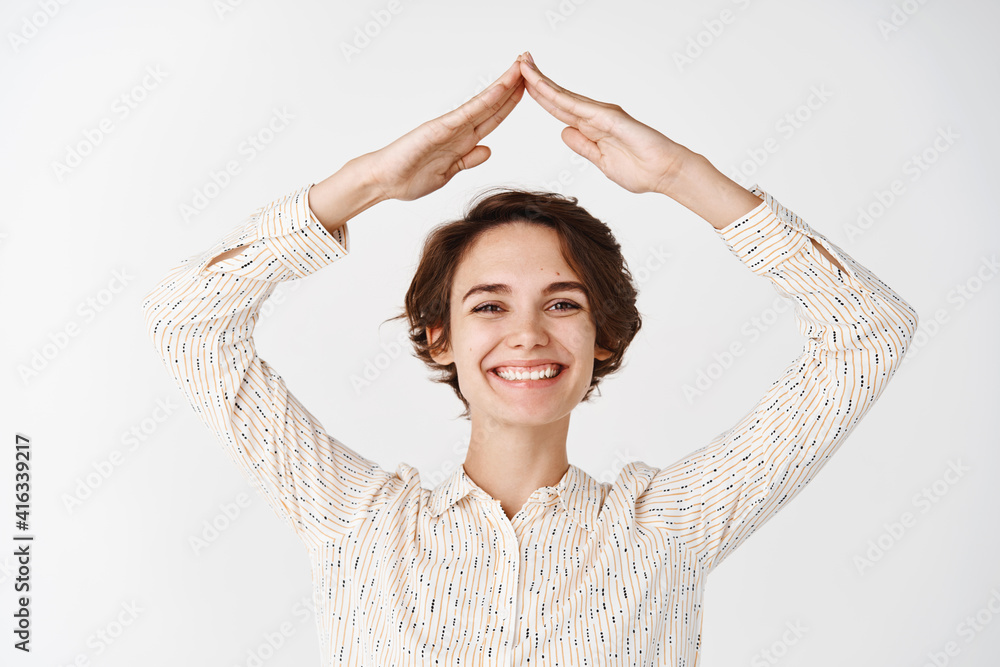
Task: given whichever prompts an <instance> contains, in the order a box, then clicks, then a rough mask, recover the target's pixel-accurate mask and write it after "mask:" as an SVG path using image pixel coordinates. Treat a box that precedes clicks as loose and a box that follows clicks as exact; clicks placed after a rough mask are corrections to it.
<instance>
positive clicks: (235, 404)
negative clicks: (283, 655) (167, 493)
mask: <svg viewBox="0 0 1000 667" xmlns="http://www.w3.org/2000/svg"><path fill="white" fill-rule="evenodd" d="M310 187H311V186H305V187H303V188H301V189H299V190H297V191H295V192H292V193H290V194H289V195H287V196H284V197H281V198H278V199H276V200H275V201H273V202H271V203H270V204H269V205H267V206H265V207H263V208H261V209H258V210H257V211H255V212H254V213H253V214H252V215H251V216H250V217H248V218H247V220H246V221H244V222H243V223H242V224H241V225H239V226H238V227H236V228H235V229H233V230H232V231H231V232H230V233H229V234H227V235H225V237H224V238H222V239H221V240H220V241H219V242H218V243H217V244H216V245H215V246H213V247H212V248H210V249H209V250H208V251H206V252H204V253H202V254H199V255H195V256H193V257H189V258H188V259H185V260H184V261H182V262H181V263H180V264H179V265H178V266H177V267H175V268H174V269H172V270H171V271H170V272H169V273H168V274H167V275H166V277H165V278H164V279H163V280H162V281H161V282H160V283H159V284H158V285H157V286H156V287H154V288H153V289H152V290H151V291H150V292H149V294H147V295H146V297H145V298H144V299H143V313H144V317H145V324H146V327H147V331H148V334H149V336H150V338H151V339H152V341H153V345H154V347H155V349H156V351H157V352H158V353H159V355H160V357H161V359H162V360H163V363H164V365H165V366H166V368H167V369H168V371H169V372H170V373H171V375H172V376H173V377H174V378H175V380H176V382H177V384H178V386H179V387H180V389H181V391H182V392H183V393H184V395H185V397H186V398H187V400H188V402H189V403H190V405H191V406H192V408H193V409H194V410H195V412H196V413H197V414H198V415H199V416H200V417H201V419H202V420H203V421H204V423H205V424H206V425H207V426H208V428H209V429H210V430H211V432H212V433H213V434H214V435H215V437H216V438H217V439H218V442H219V443H221V445H222V446H223V448H224V449H225V451H226V452H227V453H228V454H229V456H230V457H231V458H232V460H233V461H234V462H235V463H236V465H237V466H238V467H239V468H240V470H241V471H242V472H243V474H244V475H245V476H246V478H247V479H248V480H250V482H251V483H252V484H254V485H255V486H256V487H257V488H258V490H259V491H260V493H261V495H262V496H263V497H264V498H265V499H266V501H267V502H268V504H269V505H270V507H271V508H272V509H273V510H274V511H275V512H276V513H277V515H278V516H279V517H281V518H282V520H284V521H285V522H287V523H288V525H289V526H290V527H291V528H292V530H294V531H295V533H296V534H297V535H298V536H299V537H300V538H301V539H302V541H303V543H304V544H305V546H306V548H307V550H308V552H309V556H310V562H311V565H312V578H313V583H314V586H315V588H314V593H313V594H314V599H315V602H316V605H317V615H316V621H317V627H318V628H319V635H320V641H321V643H322V655H323V664H324V665H325V666H329V667H332V666H333V665H397V666H402V665H496V664H516V665H551V666H553V667H561V666H566V667H569V666H574V667H580V666H590V665H673V666H677V667H695V666H696V665H697V664H698V653H699V648H700V646H701V623H702V605H703V600H704V590H705V583H706V578H707V576H708V574H709V573H710V572H711V571H712V570H713V569H714V568H715V567H717V566H718V565H719V564H720V563H721V562H722V561H723V560H724V559H725V558H726V557H728V556H729V554H731V553H732V552H733V551H734V550H735V549H736V548H737V547H738V546H739V545H740V544H743V543H744V542H745V541H746V540H747V538H749V537H750V535H752V534H753V533H754V531H755V530H756V529H757V528H759V527H760V526H761V525H763V524H764V523H765V522H766V521H767V520H769V519H770V518H771V517H772V516H774V515H775V514H776V513H777V512H778V511H779V510H780V509H781V508H782V507H784V506H785V505H786V504H787V503H788V502H789V501H790V500H791V499H792V498H793V497H795V496H796V495H797V494H798V493H799V492H800V491H801V490H802V489H803V488H804V487H805V485H806V484H807V483H808V482H809V481H810V480H811V479H812V478H813V477H814V476H815V475H816V473H817V472H818V471H819V470H820V469H821V468H822V466H823V465H824V464H825V462H826V461H827V460H828V459H829V458H830V456H831V455H832V454H833V453H834V452H835V451H836V450H837V449H838V448H839V446H840V445H841V444H842V443H843V442H844V440H845V438H846V437H847V436H848V434H849V433H850V432H851V431H852V430H853V429H854V427H855V426H856V425H857V423H858V421H859V420H860V419H861V418H862V417H863V416H864V415H865V414H866V413H867V411H868V410H869V409H870V408H871V406H872V404H873V403H874V402H875V400H876V399H877V398H878V397H879V395H881V393H882V391H883V390H884V388H885V386H886V384H887V383H888V381H889V379H890V378H891V377H892V375H893V373H894V372H895V370H896V368H898V366H899V363H900V360H901V359H902V357H903V353H904V351H905V349H906V347H907V345H908V343H909V341H910V339H911V338H912V336H913V334H914V332H915V330H916V326H917V314H916V312H915V311H914V310H913V308H912V307H910V306H909V304H907V303H906V302H905V301H904V300H903V299H901V298H900V297H899V296H898V295H897V294H895V293H894V292H893V291H892V290H891V289H890V288H889V287H888V286H887V285H885V284H884V283H883V282H882V281H881V280H879V279H878V278H877V277H876V276H875V275H873V274H872V273H871V272H870V271H868V270H867V269H866V268H864V267H862V266H861V265H859V264H858V263H856V262H855V261H854V260H853V259H852V258H851V257H849V256H848V255H847V254H846V253H844V252H843V251H842V250H841V249H840V248H838V247H836V246H835V245H833V244H832V243H830V242H829V241H828V240H827V239H826V238H825V237H824V236H822V235H821V234H819V233H818V232H815V231H813V230H812V229H810V227H809V226H808V225H806V223H805V222H804V221H802V220H801V219H800V218H798V216H796V215H795V214H794V213H792V212H790V211H788V210H787V209H785V208H784V207H782V206H781V205H780V204H779V203H778V202H776V201H775V200H774V199H772V198H771V196H770V195H769V194H767V193H765V192H763V191H762V190H759V189H758V188H757V187H756V185H755V186H754V187H753V188H751V189H750V191H751V192H752V193H753V194H755V195H756V196H757V197H759V198H760V199H761V200H762V201H761V204H760V205H759V206H757V207H756V208H755V209H754V210H752V211H750V212H749V213H747V214H746V215H744V216H742V217H741V218H740V219H739V220H736V221H734V222H733V223H732V224H730V225H729V226H727V227H726V228H724V229H722V230H718V233H719V235H720V238H721V239H722V240H723V241H724V242H725V243H726V245H727V246H728V247H729V249H730V251H731V252H732V253H733V254H734V255H735V256H736V257H737V258H739V260H740V261H742V262H743V263H744V264H746V265H747V267H748V268H749V269H750V270H751V271H753V272H754V273H756V274H757V275H760V276H763V277H766V278H767V279H768V280H770V281H771V283H772V284H773V285H774V287H775V289H776V290H777V291H778V293H779V294H780V295H782V296H783V297H785V298H786V299H788V300H790V302H791V303H792V305H793V307H794V313H795V318H796V322H797V324H798V328H799V331H800V332H801V334H802V335H803V337H804V339H805V343H804V346H803V350H802V352H801V354H800V355H799V356H798V358H796V359H795V360H794V361H793V362H792V363H791V364H789V365H788V367H787V368H786V369H785V371H784V372H783V373H782V374H781V376H780V377H779V378H778V379H777V380H775V381H774V382H773V383H772V384H771V386H770V387H769V389H768V390H767V392H766V393H765V394H764V396H763V397H762V398H761V399H760V401H759V402H758V403H757V404H756V405H755V406H754V407H753V408H752V409H751V410H750V411H749V412H748V413H747V415H746V416H745V417H744V418H743V419H741V420H740V421H739V422H738V423H737V424H736V425H735V426H733V427H732V428H730V429H729V430H727V431H725V432H724V433H721V434H720V435H719V436H717V437H716V438H715V439H714V440H713V441H712V442H711V443H709V444H708V445H705V446H704V447H701V448H699V449H696V450H694V451H693V452H691V453H690V454H688V455H687V456H685V457H683V458H682V459H681V460H679V461H677V462H676V463H674V464H672V465H670V466H668V467H666V468H662V469H661V468H656V467H652V466H649V465H646V464H645V463H643V462H634V463H629V464H628V465H626V466H625V467H624V468H623V469H622V471H621V472H620V474H619V475H618V477H617V478H616V479H615V480H614V482H613V483H599V482H597V481H596V480H594V479H593V478H592V477H591V476H589V475H588V474H587V473H585V472H584V471H583V470H581V469H579V468H577V467H576V466H574V465H570V466H569V468H568V470H567V471H566V473H565V474H564V476H563V478H562V479H561V480H560V481H559V483H558V484H557V485H555V486H551V487H543V488H540V489H537V490H536V491H535V492H534V493H533V494H532V495H531V497H530V498H529V499H528V501H527V502H526V503H525V505H524V507H523V508H522V509H521V510H520V512H518V513H517V514H516V515H515V516H514V517H513V518H512V519H510V520H508V518H507V516H506V514H505V513H504V511H503V509H502V508H501V506H500V504H499V502H498V501H496V500H495V499H493V498H491V497H490V496H489V494H487V493H486V492H485V491H483V490H482V489H480V488H479V487H478V486H476V484H475V483H474V482H473V481H472V480H471V479H470V478H469V477H468V476H467V475H466V474H465V470H464V468H463V467H461V466H460V467H459V468H458V469H457V470H456V471H455V472H454V473H453V474H452V475H451V476H450V477H449V478H447V479H445V480H444V481H443V482H441V483H440V484H439V485H438V486H437V487H436V488H435V489H433V490H428V489H424V488H423V487H422V486H421V484H420V474H419V472H418V471H417V470H416V469H415V468H413V467H412V466H410V465H408V464H406V463H400V464H399V465H398V466H397V468H396V470H395V471H394V472H389V471H388V470H385V469H383V468H382V467H380V466H379V465H378V464H376V463H375V462H373V461H371V460H369V459H367V458H365V457H364V456H363V455H361V454H359V453H358V452H357V451H355V450H353V449H352V448H350V447H348V446H347V445H345V444H344V443H342V442H340V441H339V440H337V439H336V438H334V437H333V436H331V435H329V434H328V433H327V432H326V431H325V429H324V428H323V426H322V424H321V423H320V422H319V420H317V419H316V418H315V417H314V416H313V415H312V414H311V413H310V412H309V411H308V410H306V408H305V407H304V406H303V405H302V404H301V403H299V401H298V400H297V399H296V398H295V396H293V395H292V394H291V393H290V392H289V391H288V389H287V387H286V386H285V383H284V381H283V379H282V378H281V376H280V375H279V374H278V373H277V371H275V370H274V369H273V368H272V367H271V366H270V365H268V364H267V362H265V361H264V360H263V359H261V358H260V357H259V356H258V355H257V352H256V349H255V346H254V340H253V330H254V326H255V324H256V321H257V318H258V316H259V312H260V308H261V306H262V304H263V303H264V302H265V301H266V300H267V298H268V297H269V296H270V295H271V293H272V291H273V290H274V288H275V287H276V286H277V285H278V284H279V283H281V282H283V281H288V280H295V279H301V278H305V277H307V276H309V275H311V274H312V273H314V272H315V271H318V270H319V269H321V268H323V267H325V266H327V265H329V264H330V263H332V262H334V261H336V260H337V259H340V258H342V257H343V256H345V255H347V254H348V252H349V250H350V238H349V235H348V230H347V226H346V225H344V226H342V227H340V228H338V229H336V230H334V232H332V233H331V232H328V231H327V230H326V229H325V228H324V227H323V226H322V225H321V224H320V223H319V222H318V221H317V220H316V219H315V218H314V216H313V215H312V214H311V212H310V210H309V207H308V191H309V188H310ZM814 242H815V243H819V244H821V245H822V246H823V247H824V248H826V249H827V251H829V252H830V253H831V255H832V256H834V257H836V258H837V260H838V262H840V264H841V265H842V266H843V268H844V269H845V270H844V271H841V270H840V269H838V268H837V267H836V266H834V265H833V264H832V263H831V262H830V261H829V260H828V259H826V258H825V257H823V256H822V255H821V254H820V253H819V252H818V251H817V249H816V247H815V245H814ZM241 247H242V248H243V250H242V251H241V252H239V253H238V254H235V255H234V256H232V257H229V258H227V259H224V260H221V261H213V260H215V258H216V257H217V256H218V255H220V254H221V253H223V252H226V251H228V250H231V249H236V248H241ZM720 639H721V638H720Z"/></svg>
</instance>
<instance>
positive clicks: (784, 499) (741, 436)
mask: <svg viewBox="0 0 1000 667" xmlns="http://www.w3.org/2000/svg"><path fill="white" fill-rule="evenodd" d="M522 72H523V74H524V77H525V81H526V85H527V89H528V93H529V94H530V95H531V96H532V97H533V98H534V99H535V100H536V101H538V103H539V104H540V105H541V106H543V107H544V108H545V109H546V110H548V111H549V113H551V114H552V115H553V116H555V117H556V118H558V119H559V120H561V121H563V122H565V123H566V124H567V127H566V128H564V129H563V131H562V137H563V141H564V142H566V144H567V145H568V146H569V147H570V148H572V149H573V150H574V151H576V152H577V153H579V154H581V155H583V156H584V157H586V158H587V159H589V160H590V161H591V162H593V163H594V164H595V165H596V166H597V167H598V168H600V169H601V171H602V172H604V174H605V175H606V176H607V177H608V178H609V179H611V180H612V181H614V182H615V183H617V184H619V185H621V186H622V187H624V188H625V189H627V190H629V191H630V192H637V193H641V192H657V193H661V194H665V195H667V196H669V197H671V198H672V199H674V200H675V201H677V202H679V203H680V204H682V205H684V206H686V207H687V208H689V209H690V210H692V211H694V212H695V213H697V214H698V215H700V216H701V217H702V218H704V219H705V220H706V221H708V222H709V223H710V224H711V225H712V226H713V227H714V228H715V230H716V232H717V233H718V235H719V236H720V238H721V239H722V240H723V241H724V242H725V243H726V244H727V246H728V247H729V249H730V251H731V252H732V253H733V254H734V255H736V257H737V258H739V259H740V261H742V262H743V263H744V264H745V265H746V266H747V267H748V268H749V269H750V270H751V271H753V272H754V273H755V274H756V275H758V276H762V277H766V278H768V279H769V280H770V281H771V283H772V284H773V285H774V287H775V289H776V290H777V292H778V293H779V294H780V295H781V296H783V297H784V298H786V299H789V300H790V301H791V303H792V306H793V308H794V312H795V319H796V323H797V324H798V328H799V331H800V332H801V333H802V334H803V336H804V338H805V340H804V345H803V349H802V351H801V353H800V355H799V356H798V358H796V359H795V361H794V362H793V363H792V364H790V365H789V366H788V367H787V368H786V369H785V371H784V372H783V373H782V374H781V375H780V376H779V377H778V378H777V379H776V380H774V382H773V383H772V384H771V386H770V387H769V389H768V390H767V392H766V393H765V394H764V396H763V397H762V398H761V399H760V400H759V401H758V402H757V404H756V405H755V406H754V407H753V408H752V409H751V410H750V411H749V412H748V413H747V414H746V416H745V417H744V418H743V419H741V420H740V421H739V422H738V423H737V424H736V425H735V426H733V427H732V428H731V429H729V430H728V431H725V432H724V433H721V434H720V435H719V436H718V437H716V438H715V439H714V440H713V441H712V442H711V443H709V444H708V445H706V446H704V447H701V448H699V449H697V450H695V451H693V452H691V453H690V454H689V455H688V456H686V457H684V458H682V459H681V460H680V461H678V462H677V463H675V464H673V465H671V466H669V467H667V468H664V469H662V470H660V469H657V468H651V467H649V466H646V465H645V464H641V463H640V464H632V470H633V472H634V473H636V474H638V475H640V476H642V477H644V479H645V485H644V488H643V489H641V491H639V492H638V494H639V495H638V499H637V501H636V517H635V518H636V522H637V523H638V524H639V525H642V526H644V527H646V528H648V529H651V530H657V531H662V532H663V534H664V535H665V536H667V538H668V539H669V540H671V542H672V543H673V546H674V549H673V550H672V553H673V554H674V555H675V556H677V557H679V558H682V559H684V560H686V561H687V563H686V565H685V566H684V567H683V568H681V569H682V570H683V571H690V570H691V568H698V569H701V570H703V571H708V570H710V569H712V568H715V567H717V566H718V565H719V564H720V563H721V562H722V561H723V560H724V559H725V558H726V557H727V556H728V555H729V554H730V553H732V552H733V551H734V550H735V549H736V548H737V547H738V546H739V545H740V544H742V543H743V542H744V541H745V540H746V538H748V537H749V536H750V535H751V534H753V532H754V531H755V530H756V529H757V528H759V527H760V526H761V525H763V524H764V523H765V522H766V521H768V520H769V519H770V518H771V517H773V516H774V515H775V514H776V513H777V512H778V511H779V510H780V509H781V508H782V507H784V506H785V505H787V504H788V502H789V501H790V500H791V499H792V498H794V497H795V496H796V495H797V494H798V493H799V492H800V491H801V490H802V489H803V488H804V487H805V486H806V484H808V483H809V481H810V480H811V479H813V478H814V477H815V476H816V474H817V473H818V472H819V470H820V469H821V468H822V467H823V466H824V464H825V463H826V461H827V460H829V458H830V456H832V455H833V454H834V453H835V452H836V451H837V449H838V448H839V447H840V445H841V444H843V442H844V440H845V439H846V438H847V436H848V435H849V434H850V433H851V432H852V431H853V430H854V428H855V427H856V426H857V424H858V422H859V421H860V420H861V418H862V417H864V415H865V414H867V413H868V411H869V410H870V409H871V407H872V406H873V405H874V403H875V401H876V400H877V399H878V398H879V396H881V394H882V392H883V390H884V389H885V387H886V385H887V384H888V382H889V380H890V379H891V378H892V376H893V375H894V374H895V372H896V369H898V368H899V364H900V362H901V361H902V359H903V355H904V354H905V352H906V349H907V347H908V346H909V342H910V340H911V339H912V337H913V335H914V333H915V331H916V328H917V313H916V311H915V310H914V309H913V307H912V306H910V304H908V303H907V302H906V301H905V300H904V299H903V298H902V297H901V296H900V295H899V294H897V293H896V292H894V291H893V290H892V289H891V288H890V287H889V286H888V285H886V284H885V283H884V282H882V281H881V280H879V279H878V277H876V276H875V274H873V273H872V272H871V271H869V270H868V269H867V268H865V267H864V266H862V265H861V264H859V263H858V262H856V261H855V260H854V259H853V258H851V257H850V256H849V255H847V253H845V252H844V251H843V250H841V249H840V248H838V247H837V246H836V245H834V244H833V243H831V242H830V241H829V240H828V239H827V238H826V237H824V236H823V235H822V234H820V233H819V232H817V231H815V230H814V229H812V228H811V227H810V226H809V225H808V224H806V223H805V221H803V220H802V219H801V218H799V217H798V216H797V215H795V214H794V213H793V212H791V211H789V210H788V209H786V208H784V207H783V206H781V204H780V203H778V201H776V200H775V199H774V198H773V197H771V195H769V194H768V193H766V192H764V191H763V190H760V189H759V188H757V187H753V188H751V189H750V190H745V189H744V188H742V187H741V186H739V185H738V184H737V183H735V182H733V181H732V180H731V179H729V178H728V177H726V176H725V175H723V174H722V173H721V172H719V171H718V170H717V169H716V168H715V167H714V166H713V165H712V164H711V163H709V162H708V160H707V159H705V158H704V157H703V156H701V155H698V154H696V153H694V152H692V151H690V150H688V149H687V148H685V147H683V146H681V145H679V144H677V143H675V142H673V141H671V140H670V139H668V138H667V137H665V136H664V135H662V134H660V133H659V132H657V131H656V130H654V129H653V128H650V127H648V126H646V125H643V124H642V123H640V122H639V121H637V120H635V119H634V118H632V117H631V116H629V115H628V114H626V113H625V112H624V110H622V108H621V107H619V106H617V105H611V104H605V103H603V102H597V101H595V100H591V99H589V98H586V97H583V96H582V95H578V94H576V93H573V92H571V91H568V90H566V89H564V88H562V87H560V86H558V85H557V84H555V83H554V82H552V81H551V80H550V79H548V77H545V76H544V75H542V74H541V73H540V72H539V71H538V69H537V68H536V67H533V66H531V65H529V64H527V63H524V64H522ZM683 586H684V582H679V583H678V587H679V588H683Z"/></svg>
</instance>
